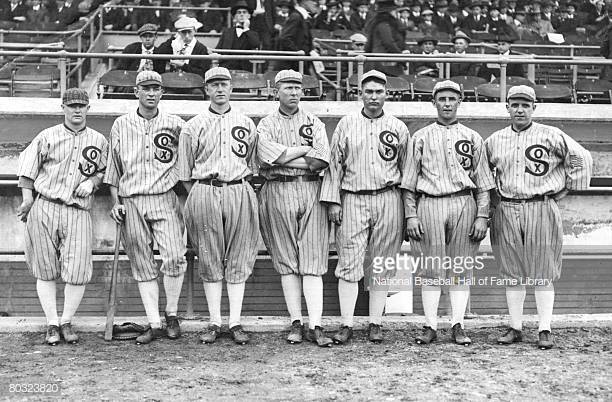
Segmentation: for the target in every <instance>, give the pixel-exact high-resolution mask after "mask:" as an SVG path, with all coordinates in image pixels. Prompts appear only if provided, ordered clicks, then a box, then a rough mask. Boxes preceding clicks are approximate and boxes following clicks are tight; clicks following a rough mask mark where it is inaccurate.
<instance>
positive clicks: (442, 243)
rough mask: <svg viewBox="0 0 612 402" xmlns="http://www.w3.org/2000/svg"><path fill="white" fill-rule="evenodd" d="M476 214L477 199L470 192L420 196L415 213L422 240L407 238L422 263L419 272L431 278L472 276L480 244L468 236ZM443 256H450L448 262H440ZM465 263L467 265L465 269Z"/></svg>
mask: <svg viewBox="0 0 612 402" xmlns="http://www.w3.org/2000/svg"><path fill="white" fill-rule="evenodd" d="M476 214H477V208H476V201H475V200H474V197H473V196H471V195H463V196H459V197H428V196H426V195H423V196H421V198H420V199H419V203H418V206H417V215H418V218H419V220H420V221H421V225H422V226H423V232H424V233H423V236H422V238H421V240H411V241H410V244H411V246H412V250H413V254H414V256H415V258H420V260H419V261H420V262H421V263H422V265H421V267H422V269H421V270H420V272H419V273H418V275H420V276H423V277H426V278H431V279H439V278H449V277H460V278H461V277H471V275H472V272H473V270H472V269H471V268H473V266H474V258H475V256H476V252H477V251H478V246H479V245H480V242H475V241H473V240H472V239H471V238H470V231H471V230H472V225H473V224H474V220H475V219H476ZM426 257H432V258H426ZM436 257H438V258H436ZM445 257H446V258H451V259H452V265H451V266H449V265H448V264H446V265H444V264H442V262H443V259H445ZM467 257H469V259H467ZM470 261H471V262H470ZM468 265H469V266H470V269H466V268H467V267H468Z"/></svg>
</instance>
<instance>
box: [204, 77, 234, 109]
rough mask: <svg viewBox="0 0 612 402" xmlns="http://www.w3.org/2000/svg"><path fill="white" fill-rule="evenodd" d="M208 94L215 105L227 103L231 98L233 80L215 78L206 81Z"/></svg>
mask: <svg viewBox="0 0 612 402" xmlns="http://www.w3.org/2000/svg"><path fill="white" fill-rule="evenodd" d="M205 89H206V95H208V97H209V98H210V102H211V103H214V104H215V105H218V106H222V105H225V104H226V103H227V102H229V100H230V95H231V93H232V82H231V81H230V80H213V81H209V82H207V83H206V87H205Z"/></svg>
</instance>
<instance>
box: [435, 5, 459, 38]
mask: <svg viewBox="0 0 612 402" xmlns="http://www.w3.org/2000/svg"><path fill="white" fill-rule="evenodd" d="M459 15H460V13H459V7H457V5H456V4H455V3H451V4H450V5H449V6H448V9H447V10H446V14H445V16H444V18H443V19H442V22H441V23H439V24H437V25H438V29H439V30H440V32H445V33H447V34H449V35H454V34H455V32H457V31H458V30H459V29H460V27H461V22H462V20H461V17H460V16H459Z"/></svg>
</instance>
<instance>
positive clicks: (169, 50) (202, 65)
mask: <svg viewBox="0 0 612 402" xmlns="http://www.w3.org/2000/svg"><path fill="white" fill-rule="evenodd" d="M201 27H202V24H201V23H200V22H199V21H198V20H196V19H195V18H191V17H181V18H179V19H178V20H177V21H176V22H175V23H174V28H175V29H176V31H177V34H176V35H174V36H173V37H172V38H170V39H168V40H167V41H165V42H164V43H162V44H161V45H159V47H158V48H157V49H156V50H155V54H173V55H181V56H183V55H185V56H189V55H194V56H195V55H206V54H208V49H207V48H206V46H204V45H203V44H202V43H200V42H198V40H197V39H196V38H195V33H196V31H197V30H198V29H200V28H201ZM209 68H210V61H208V60H189V59H174V60H169V61H168V60H154V61H153V69H154V70H155V71H157V72H158V73H160V74H163V73H165V72H166V71H184V72H187V73H194V74H199V75H201V76H202V78H203V77H204V73H205V72H206V70H208V69H209Z"/></svg>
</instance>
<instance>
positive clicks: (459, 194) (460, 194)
mask: <svg viewBox="0 0 612 402" xmlns="http://www.w3.org/2000/svg"><path fill="white" fill-rule="evenodd" d="M421 194H422V196H423V197H429V198H446V197H450V198H454V197H463V196H465V195H472V190H471V189H469V188H466V189H465V190H461V191H457V192H456V193H450V194H441V195H431V194H426V193H421Z"/></svg>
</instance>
